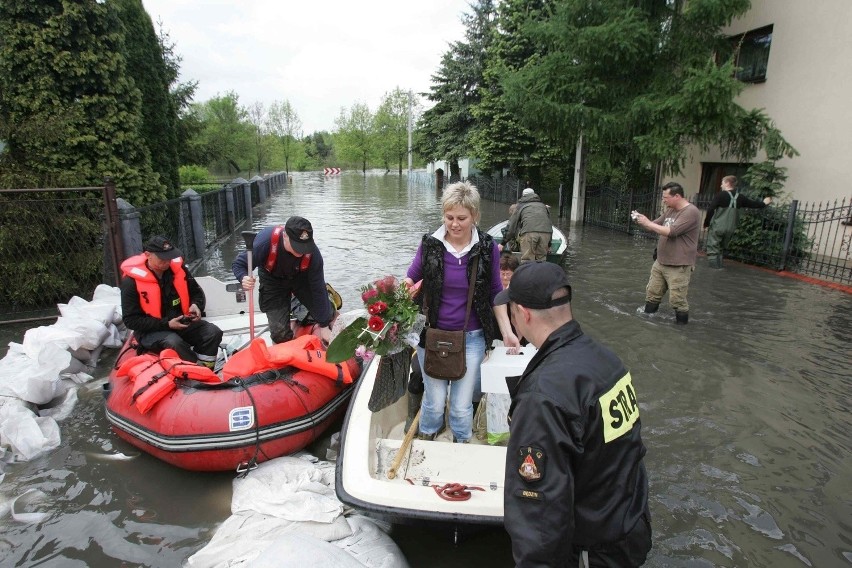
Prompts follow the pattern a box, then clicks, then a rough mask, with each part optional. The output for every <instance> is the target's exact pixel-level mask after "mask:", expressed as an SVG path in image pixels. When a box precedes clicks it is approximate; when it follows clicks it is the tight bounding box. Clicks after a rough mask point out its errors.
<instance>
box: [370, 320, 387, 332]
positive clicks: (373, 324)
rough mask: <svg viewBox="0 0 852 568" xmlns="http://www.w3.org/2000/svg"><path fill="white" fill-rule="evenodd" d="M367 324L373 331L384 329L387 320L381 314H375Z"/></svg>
mask: <svg viewBox="0 0 852 568" xmlns="http://www.w3.org/2000/svg"><path fill="white" fill-rule="evenodd" d="M367 325H368V326H369V328H370V329H371V330H372V331H382V330H383V329H384V327H385V322H384V320H382V318H380V317H379V316H373V317H371V318H370V321H369V322H368V323H367Z"/></svg>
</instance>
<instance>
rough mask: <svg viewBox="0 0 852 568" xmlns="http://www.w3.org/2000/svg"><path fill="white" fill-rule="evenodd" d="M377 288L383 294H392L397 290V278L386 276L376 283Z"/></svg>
mask: <svg viewBox="0 0 852 568" xmlns="http://www.w3.org/2000/svg"><path fill="white" fill-rule="evenodd" d="M375 284H376V288H377V289H378V290H379V292H381V293H382V294H391V293H392V292H393V290H394V288H396V278H395V277H393V276H385V277H384V278H381V279H379V280H376V282H375Z"/></svg>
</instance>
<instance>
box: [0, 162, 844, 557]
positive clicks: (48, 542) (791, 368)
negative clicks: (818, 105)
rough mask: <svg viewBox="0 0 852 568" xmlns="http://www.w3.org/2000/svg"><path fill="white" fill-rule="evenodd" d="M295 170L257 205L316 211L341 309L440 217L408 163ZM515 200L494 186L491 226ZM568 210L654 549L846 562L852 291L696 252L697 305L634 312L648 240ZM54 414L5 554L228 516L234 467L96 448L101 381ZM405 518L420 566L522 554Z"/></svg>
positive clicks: (67, 550)
mask: <svg viewBox="0 0 852 568" xmlns="http://www.w3.org/2000/svg"><path fill="white" fill-rule="evenodd" d="M293 177H294V181H293V184H292V186H291V187H288V188H286V189H285V190H283V191H282V192H281V193H280V194H278V195H276V196H275V197H274V198H273V199H272V200H271V201H270V202H268V203H267V204H264V205H263V206H262V207H260V208H258V210H257V211H256V212H255V228H256V229H260V228H261V227H263V226H266V225H267V224H272V223H280V222H283V221H284V219H285V218H286V217H288V216H289V215H293V214H296V215H302V216H304V217H307V218H308V219H310V220H311V222H312V223H313V225H314V229H315V233H316V240H317V243H318V244H319V246H320V248H321V250H322V254H323V257H324V258H325V261H326V277H327V280H328V281H329V282H331V283H332V284H333V285H334V286H335V288H336V289H337V290H338V291H339V292H340V294H341V295H342V296H343V298H344V310H346V309H353V308H357V307H359V306H360V300H359V290H358V288H359V286H360V285H361V284H363V283H365V282H367V281H369V280H372V279H375V278H378V277H379V276H383V275H385V274H394V275H396V276H403V275H404V274H405V270H406V268H407V267H408V263H409V262H410V261H411V258H412V257H413V256H414V252H415V250H416V247H417V245H418V243H419V241H420V238H421V236H422V235H423V233H425V232H427V231H432V230H434V229H435V228H436V227H437V226H438V224H439V223H440V211H439V205H438V204H439V198H438V196H436V194H435V192H434V191H433V190H431V189H430V188H420V187H418V188H408V187H407V185H406V184H405V182H404V180H402V181H401V180H400V179H399V177H397V176H395V175H389V176H385V175H381V174H379V175H368V176H367V177H363V176H361V175H358V174H355V173H352V174H346V175H341V176H335V177H329V178H326V177H324V176H322V175H318V174H295V175H294V176H293ZM505 212H506V204H499V203H485V204H484V207H483V219H482V223H481V225H482V226H484V227H486V228H487V227H489V226H490V225H492V224H494V223H496V222H498V221H500V220H502V219H503V218H505ZM562 228H563V230H564V231H565V232H566V234H567V235H568V236H569V251H568V256H567V260H566V266H567V268H568V272H569V275H570V278H571V280H572V283H573V286H574V301H573V304H574V311H575V315H576V317H577V319H578V320H579V321H580V324H581V325H582V327H583V329H584V330H585V331H586V332H587V333H590V334H592V335H594V336H595V337H597V338H599V339H600V340H602V341H603V342H605V343H606V344H608V345H609V346H611V347H612V348H613V349H614V350H615V351H616V352H617V353H618V354H619V356H620V357H621V358H622V359H623V360H624V362H625V364H626V365H627V366H628V367H629V368H630V370H631V372H632V374H633V376H634V380H635V386H636V388H637V391H638V394H639V398H640V403H641V404H640V406H641V408H642V417H643V420H642V422H643V426H644V432H643V434H644V439H645V442H646V445H647V446H648V456H647V458H646V459H647V466H648V470H649V473H650V480H651V508H652V516H653V526H654V548H653V550H652V552H651V556H650V558H649V561H648V563H647V565H648V566H658V567H662V566H667V567H668V566H737V567H740V566H749V567H751V566H772V567H773V568H776V567H785V566H791V567H793V566H815V567H822V566H843V565H850V564H852V552H850V551H852V543H850V538H849V535H850V534H852V507H850V486H849V472H850V471H852V459H850V439H852V435H850V432H852V428H850V426H852V424H850V422H852V420H850V418H849V412H848V409H849V407H850V405H852V400H850V395H849V392H850V363H852V359H850V356H849V345H850V341H852V331H850V330H852V298H850V296H848V295H845V294H843V293H841V292H837V291H833V290H828V289H823V288H820V287H817V286H813V285H809V284H804V283H800V282H797V281H793V280H788V279H784V278H779V277H777V276H776V275H774V274H772V273H769V272H765V271H762V270H756V269H753V268H749V267H745V266H742V265H737V264H730V265H728V266H727V267H726V268H725V269H724V270H722V271H711V270H709V269H707V268H706V266H705V264H704V259H700V261H699V264H698V267H697V269H696V272H695V274H694V276H693V281H692V284H691V287H690V293H689V297H690V306H691V309H690V323H689V325H688V326H685V327H680V326H678V327H675V326H674V323H673V322H674V313H673V311H671V310H670V309H669V308H668V305H667V304H666V303H665V301H664V303H663V306H662V307H661V310H660V313H659V314H656V315H654V316H646V315H644V314H638V313H637V308H638V307H639V306H641V305H643V304H644V287H645V283H646V282H647V277H648V272H649V270H650V264H651V250H652V249H653V242H652V241H650V240H644V239H639V238H632V237H628V236H625V235H622V234H619V233H610V232H607V231H603V230H598V229H594V228H582V227H580V228H573V229H572V228H571V227H570V226H569V225H568V224H567V222H566V223H565V224H564V225H562ZM241 249H242V239H240V238H239V237H235V238H233V239H231V240H229V241H228V242H226V243H225V244H224V245H223V246H222V247H221V249H220V250H219V251H218V252H217V254H216V255H214V256H213V257H212V258H211V259H210V260H209V261H208V262H207V263H206V264H205V266H204V267H203V268H202V269H201V270H198V271H197V273H199V274H202V273H209V274H212V275H215V276H218V277H220V278H230V277H231V276H230V263H231V261H232V259H233V257H234V256H235V254H236V253H237V252H238V251H239V250H241ZM4 337H5V336H4ZM9 339H14V340H15V341H20V337H16V338H9ZM107 366H108V365H106V364H105V365H104V367H107ZM106 372H107V369H106V368H104V369H103V370H102V373H101V376H105V374H106ZM61 426H62V440H63V445H62V447H61V448H60V449H59V450H56V451H55V452H52V453H51V454H50V455H48V456H43V457H42V458H40V459H37V460H35V461H33V462H30V463H26V464H19V465H13V466H7V475H6V479H5V481H4V482H3V483H2V485H0V494H2V496H1V497H0V511H2V510H3V506H2V505H3V504H4V503H6V502H7V500H8V499H9V498H12V497H14V496H15V495H17V494H19V493H21V492H23V491H25V490H26V489H28V488H36V489H39V490H41V491H43V492H44V493H45V494H46V495H47V499H43V500H40V501H38V502H32V503H30V504H28V505H27V507H28V510H29V511H32V512H47V513H48V514H49V517H48V519H47V520H46V521H44V522H43V523H41V524H38V525H26V524H18V523H15V522H14V521H12V520H11V519H10V518H9V516H8V515H7V516H5V517H4V518H2V519H0V527H2V528H1V529H0V530H2V536H0V558H2V559H3V560H2V562H1V563H2V564H3V565H4V566H5V565H9V566H34V565H48V566H116V565H119V564H121V563H122V562H123V563H125V564H127V565H147V566H178V565H180V563H181V562H182V561H183V560H184V559H185V558H187V557H188V556H190V555H191V554H192V553H193V552H195V551H196V550H198V549H199V548H201V547H202V546H204V544H206V542H207V541H208V540H209V539H210V537H211V535H212V534H213V532H214V531H215V528H216V526H217V524H218V523H220V522H222V521H223V520H224V519H225V518H227V516H228V515H229V513H230V511H229V507H230V497H231V480H232V479H233V475H232V474H198V473H190V472H184V471H181V470H177V469H175V468H173V467H171V466H168V465H166V464H164V463H161V462H159V461H157V460H155V459H153V458H151V457H149V456H148V455H146V454H142V455H140V456H138V457H136V458H135V459H132V460H129V461H107V460H104V459H101V458H99V457H98V454H104V453H115V452H124V453H126V454H128V455H135V453H136V451H135V449H132V448H131V447H130V446H128V445H127V444H125V443H123V442H121V441H120V440H118V439H116V438H115V437H114V436H113V435H112V434H111V433H110V431H109V427H108V425H107V422H106V419H105V417H104V414H103V406H102V399H101V395H100V393H99V392H98V390H97V389H91V390H85V391H84V392H82V393H81V394H80V402H79V404H78V406H77V408H76V410H75V412H74V415H73V416H72V417H71V418H70V419H68V420H66V421H65V422H64V423H62V425H61ZM317 451H318V453H319V452H320V450H319V449H318V450H317ZM393 535H394V538H395V539H396V540H397V542H398V543H399V544H400V546H401V547H402V548H403V550H404V551H405V553H406V554H407V556H408V559H409V561H410V563H411V565H412V566H460V567H461V566H471V565H473V563H474V562H477V563H478V562H484V563H488V564H489V565H492V566H495V567H502V566H512V560H511V557H510V548H509V543H508V539H507V538H506V536H505V534H504V533H502V532H501V531H498V532H495V531H490V532H483V533H479V534H473V535H469V536H468V537H467V538H466V539H463V540H462V541H461V543H460V544H458V545H453V544H452V540H451V539H450V538H449V535H447V534H446V533H445V532H440V531H432V530H428V529H424V528H420V527H397V528H395V530H394V533H393Z"/></svg>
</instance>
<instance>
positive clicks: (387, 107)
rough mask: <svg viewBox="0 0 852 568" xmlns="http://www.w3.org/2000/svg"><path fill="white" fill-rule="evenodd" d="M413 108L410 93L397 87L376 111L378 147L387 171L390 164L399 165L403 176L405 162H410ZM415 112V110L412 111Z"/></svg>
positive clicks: (384, 97) (385, 97) (386, 95)
mask: <svg viewBox="0 0 852 568" xmlns="http://www.w3.org/2000/svg"><path fill="white" fill-rule="evenodd" d="M410 105H411V106H413V103H411V100H410V97H409V96H408V93H406V92H405V91H403V90H402V89H400V88H399V87H396V88H395V89H394V90H393V91H391V92H389V93H385V95H384V96H383V97H382V102H381V104H380V105H379V109H378V110H377V111H376V116H375V118H374V120H375V125H374V128H375V132H376V136H377V142H376V147H377V150H378V153H379V155H380V158H381V160H382V163H383V164H384V166H385V169H387V170H388V171H390V164H392V163H396V164H398V169H399V173H400V174H402V164H403V162H406V163H407V162H408V112H409V106H410ZM412 112H413V109H412Z"/></svg>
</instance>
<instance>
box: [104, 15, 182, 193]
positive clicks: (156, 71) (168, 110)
mask: <svg viewBox="0 0 852 568" xmlns="http://www.w3.org/2000/svg"><path fill="white" fill-rule="evenodd" d="M115 5H116V7H117V8H118V11H119V17H120V18H121V21H122V23H123V24H124V28H125V38H126V39H125V56H126V58H127V71H128V73H129V74H130V76H131V77H132V78H133V82H134V83H135V85H136V87H137V88H138V89H139V90H140V92H141V94H142V108H141V110H142V126H141V130H140V133H141V135H142V138H143V139H144V140H145V144H146V146H147V147H148V151H149V152H150V153H151V167H152V168H153V169H154V171H155V172H157V173H159V174H160V181H161V182H162V183H163V185H165V186H166V192H167V195H168V197H177V196H178V194H179V193H180V176H179V174H178V166H179V165H180V164H179V163H178V151H177V144H178V126H177V125H178V109H177V104H176V101H175V100H174V98H173V97H172V95H171V93H170V92H169V86H170V85H169V84H170V82H171V71H170V70H169V68H168V66H167V64H166V60H165V57H164V55H163V49H162V44H161V42H160V38H159V37H158V36H157V33H156V32H155V31H154V24H153V22H151V17H150V16H149V15H148V13H147V12H145V8H143V7H142V2H141V0H117V1H116V2H115Z"/></svg>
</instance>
